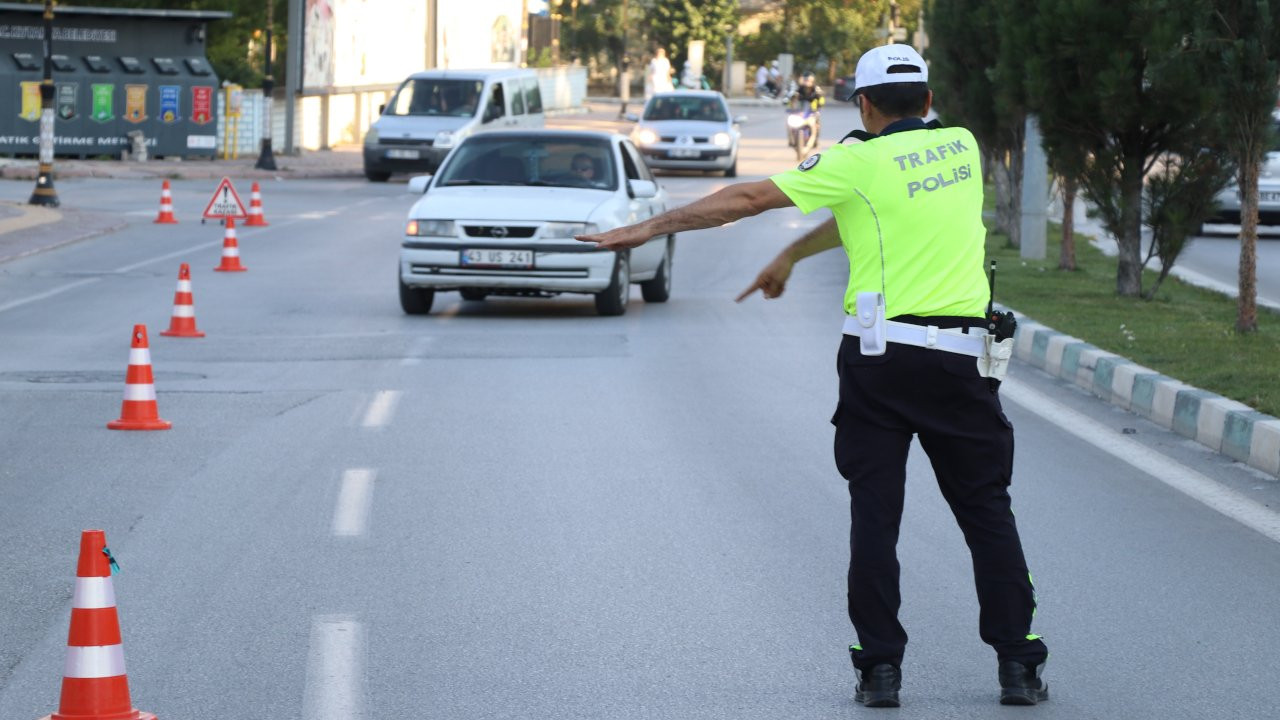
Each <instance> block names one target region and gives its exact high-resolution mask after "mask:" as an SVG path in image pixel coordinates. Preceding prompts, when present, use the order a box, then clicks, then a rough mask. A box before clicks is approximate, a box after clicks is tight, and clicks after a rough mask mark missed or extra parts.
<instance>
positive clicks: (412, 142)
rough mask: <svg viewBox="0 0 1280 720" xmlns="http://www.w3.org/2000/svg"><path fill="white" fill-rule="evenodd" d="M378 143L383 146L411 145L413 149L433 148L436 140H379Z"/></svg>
mask: <svg viewBox="0 0 1280 720" xmlns="http://www.w3.org/2000/svg"><path fill="white" fill-rule="evenodd" d="M378 142H380V143H382V144H383V145H409V146H412V147H431V144H432V143H434V142H435V140H423V139H421V138H389V137H384V138H378Z"/></svg>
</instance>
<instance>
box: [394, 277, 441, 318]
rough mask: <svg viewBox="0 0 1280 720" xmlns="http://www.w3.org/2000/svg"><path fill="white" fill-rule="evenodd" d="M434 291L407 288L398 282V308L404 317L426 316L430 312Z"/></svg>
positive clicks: (433, 300) (434, 297) (434, 296)
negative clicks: (402, 311)
mask: <svg viewBox="0 0 1280 720" xmlns="http://www.w3.org/2000/svg"><path fill="white" fill-rule="evenodd" d="M435 299H436V291H435V290H432V289H431V288H416V287H409V286H408V285H405V284H404V279H403V278H402V279H401V280H400V308H401V309H402V310H404V312H405V314H406V315H426V314H427V313H429V312H431V303H433V302H435Z"/></svg>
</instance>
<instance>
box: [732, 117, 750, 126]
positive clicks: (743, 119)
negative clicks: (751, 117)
mask: <svg viewBox="0 0 1280 720" xmlns="http://www.w3.org/2000/svg"><path fill="white" fill-rule="evenodd" d="M746 121H747V116H746V115H739V116H738V117H736V118H734V119H733V124H734V125H741V124H742V123H744V122H746Z"/></svg>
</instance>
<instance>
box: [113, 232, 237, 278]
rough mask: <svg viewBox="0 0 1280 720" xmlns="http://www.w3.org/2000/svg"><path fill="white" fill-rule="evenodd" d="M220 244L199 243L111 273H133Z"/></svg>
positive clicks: (218, 242)
mask: <svg viewBox="0 0 1280 720" xmlns="http://www.w3.org/2000/svg"><path fill="white" fill-rule="evenodd" d="M221 244H222V241H221V240H211V241H209V242H207V243H200V244H199V245H192V246H191V247H189V248H186V249H183V250H178V251H176V252H171V253H168V254H166V255H161V256H159V257H153V258H151V259H149V260H143V261H142V262H136V263H134V264H132V265H125V266H124V267H120V268H116V269H115V270H113V271H112V272H118V273H127V272H133V271H134V270H137V269H138V268H140V267H146V266H147V265H151V264H154V263H158V262H164V261H165V260H172V259H174V258H176V257H182V256H183V255H190V254H192V253H195V252H198V251H200V250H206V249H208V248H211V247H216V246H218V245H221Z"/></svg>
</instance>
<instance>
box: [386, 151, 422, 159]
mask: <svg viewBox="0 0 1280 720" xmlns="http://www.w3.org/2000/svg"><path fill="white" fill-rule="evenodd" d="M387 157H389V158H391V159H392V160H417V159H418V158H420V157H422V156H421V155H420V154H419V153H418V151H417V150H388V151H387Z"/></svg>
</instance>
